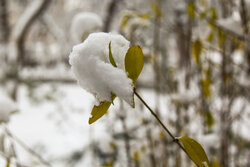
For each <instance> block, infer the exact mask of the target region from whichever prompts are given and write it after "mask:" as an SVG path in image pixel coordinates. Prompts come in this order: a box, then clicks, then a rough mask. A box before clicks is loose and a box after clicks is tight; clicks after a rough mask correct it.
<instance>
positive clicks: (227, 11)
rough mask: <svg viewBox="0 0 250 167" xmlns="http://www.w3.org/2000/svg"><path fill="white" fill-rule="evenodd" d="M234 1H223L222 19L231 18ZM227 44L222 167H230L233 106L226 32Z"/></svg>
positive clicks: (229, 45)
mask: <svg viewBox="0 0 250 167" xmlns="http://www.w3.org/2000/svg"><path fill="white" fill-rule="evenodd" d="M231 5H232V1H231V0H221V1H220V6H221V8H220V9H221V11H222V13H221V16H222V18H227V17H230V16H231V14H232V6H231ZM222 33H223V34H224V35H225V38H226V39H225V42H223V44H222V46H221V48H222V65H221V87H220V89H221V95H222V100H223V103H224V104H225V105H223V106H222V109H221V112H220V124H221V126H220V131H221V139H220V140H221V141H220V162H221V167H229V160H230V155H229V147H230V129H231V124H230V116H231V105H230V102H229V101H231V98H232V97H230V81H229V80H228V78H230V77H232V67H231V66H230V65H231V64H232V63H231V61H232V60H231V54H232V42H231V41H229V40H228V39H227V37H226V34H225V32H222Z"/></svg>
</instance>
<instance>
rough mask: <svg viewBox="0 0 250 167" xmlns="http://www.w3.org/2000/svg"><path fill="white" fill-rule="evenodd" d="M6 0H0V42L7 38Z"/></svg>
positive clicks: (2, 42) (6, 40) (5, 41)
mask: <svg viewBox="0 0 250 167" xmlns="http://www.w3.org/2000/svg"><path fill="white" fill-rule="evenodd" d="M7 3H8V2H7V0H0V43H1V44H6V43H8V40H9V22H8V4H7Z"/></svg>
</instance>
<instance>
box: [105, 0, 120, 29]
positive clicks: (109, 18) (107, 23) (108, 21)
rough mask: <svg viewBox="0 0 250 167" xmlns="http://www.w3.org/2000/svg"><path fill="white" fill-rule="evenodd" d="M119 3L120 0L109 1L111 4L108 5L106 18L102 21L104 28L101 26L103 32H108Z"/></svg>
mask: <svg viewBox="0 0 250 167" xmlns="http://www.w3.org/2000/svg"><path fill="white" fill-rule="evenodd" d="M120 1H122V0H111V2H110V3H109V5H108V8H107V14H106V18H105V21H104V26H103V31H104V32H109V31H110V26H111V23H112V21H113V18H114V14H115V11H116V7H117V5H118V3H119V2H120Z"/></svg>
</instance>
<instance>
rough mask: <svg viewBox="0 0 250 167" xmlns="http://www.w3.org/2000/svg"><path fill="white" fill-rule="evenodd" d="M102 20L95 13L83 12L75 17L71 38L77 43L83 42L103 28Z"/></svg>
mask: <svg viewBox="0 0 250 167" xmlns="http://www.w3.org/2000/svg"><path fill="white" fill-rule="evenodd" d="M102 25H103V23H102V19H101V18H100V17H99V16H98V15H97V14H95V13H90V12H81V13H78V14H76V15H75V16H74V18H73V21H72V24H71V29H70V31H71V36H72V39H73V41H74V42H75V43H80V42H82V41H83V40H84V39H85V38H86V37H87V36H88V35H89V34H90V33H93V32H97V31H99V30H100V29H101V28H102Z"/></svg>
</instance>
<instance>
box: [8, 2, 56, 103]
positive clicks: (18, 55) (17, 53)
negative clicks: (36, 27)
mask: <svg viewBox="0 0 250 167" xmlns="http://www.w3.org/2000/svg"><path fill="white" fill-rule="evenodd" d="M50 2H51V0H35V1H33V2H32V3H31V4H30V5H28V7H27V9H26V10H25V12H24V13H23V14H22V15H21V16H20V18H19V19H18V22H17V23H16V25H15V27H14V29H13V34H12V35H13V39H14V42H13V46H14V48H13V49H14V52H13V55H12V56H13V57H14V58H15V60H16V62H15V63H14V64H15V65H16V67H19V68H20V67H22V66H23V64H24V57H25V56H24V55H25V52H24V51H25V50H24V48H25V47H24V46H25V45H24V44H25V40H24V39H25V37H26V35H27V33H28V32H29V29H30V27H31V25H32V24H33V23H34V21H35V20H36V18H37V17H38V16H39V15H40V14H41V13H42V12H43V11H44V10H45V9H46V8H47V7H48V5H49V3H50ZM18 77H19V75H18V72H17V81H18ZM17 90H18V83H16V84H15V86H14V89H13V91H12V98H13V99H14V100H15V99H16V94H17Z"/></svg>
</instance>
